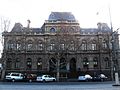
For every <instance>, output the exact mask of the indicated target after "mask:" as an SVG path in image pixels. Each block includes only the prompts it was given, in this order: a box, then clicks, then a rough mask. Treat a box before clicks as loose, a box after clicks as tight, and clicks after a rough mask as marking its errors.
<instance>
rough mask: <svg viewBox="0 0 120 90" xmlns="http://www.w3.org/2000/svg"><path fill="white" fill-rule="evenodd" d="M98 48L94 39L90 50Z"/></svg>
mask: <svg viewBox="0 0 120 90" xmlns="http://www.w3.org/2000/svg"><path fill="white" fill-rule="evenodd" d="M96 49H97V45H96V41H92V42H91V44H90V50H96Z"/></svg>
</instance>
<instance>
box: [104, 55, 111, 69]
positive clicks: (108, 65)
mask: <svg viewBox="0 0 120 90" xmlns="http://www.w3.org/2000/svg"><path fill="white" fill-rule="evenodd" d="M104 61H105V68H110V62H109V59H108V57H106V58H105V59H104Z"/></svg>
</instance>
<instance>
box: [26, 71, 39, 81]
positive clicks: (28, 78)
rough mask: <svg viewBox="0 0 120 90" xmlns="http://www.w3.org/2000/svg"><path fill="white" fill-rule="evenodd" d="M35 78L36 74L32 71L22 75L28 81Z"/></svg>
mask: <svg viewBox="0 0 120 90" xmlns="http://www.w3.org/2000/svg"><path fill="white" fill-rule="evenodd" d="M36 78H37V75H36V74H33V73H30V74H26V75H25V77H24V79H25V81H29V82H33V81H36Z"/></svg>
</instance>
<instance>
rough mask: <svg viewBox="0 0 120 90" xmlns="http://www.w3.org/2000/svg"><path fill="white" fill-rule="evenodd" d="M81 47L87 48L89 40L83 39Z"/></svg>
mask: <svg viewBox="0 0 120 90" xmlns="http://www.w3.org/2000/svg"><path fill="white" fill-rule="evenodd" d="M81 49H82V50H87V42H86V41H85V40H83V41H82V45H81Z"/></svg>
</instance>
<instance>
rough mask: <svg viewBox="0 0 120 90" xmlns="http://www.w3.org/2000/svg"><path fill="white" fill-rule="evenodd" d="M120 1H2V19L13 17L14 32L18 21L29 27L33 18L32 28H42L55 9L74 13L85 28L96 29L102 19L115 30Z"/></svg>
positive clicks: (11, 25)
mask: <svg viewBox="0 0 120 90" xmlns="http://www.w3.org/2000/svg"><path fill="white" fill-rule="evenodd" d="M119 4H120V0H0V18H2V19H7V20H10V28H9V31H10V30H11V28H12V27H13V26H14V24H15V23H17V22H20V23H21V24H22V25H23V26H24V27H26V26H27V20H28V19H29V20H30V21H31V25H30V26H31V27H34V28H35V27H36V28H40V27H41V26H42V24H43V23H44V21H45V20H47V19H48V17H49V15H50V13H51V12H72V14H73V15H74V16H75V18H76V19H77V20H78V22H79V23H80V27H82V28H96V27H97V23H98V22H104V23H107V24H108V25H109V26H110V22H112V26H113V29H114V30H117V28H120V10H119V9H120V5H119ZM1 25H2V23H1V20H0V33H1V32H3V30H2V29H1ZM0 35H1V34H0ZM1 47H2V46H1V45H0V48H1ZM0 50H2V48H1V49H0Z"/></svg>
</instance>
